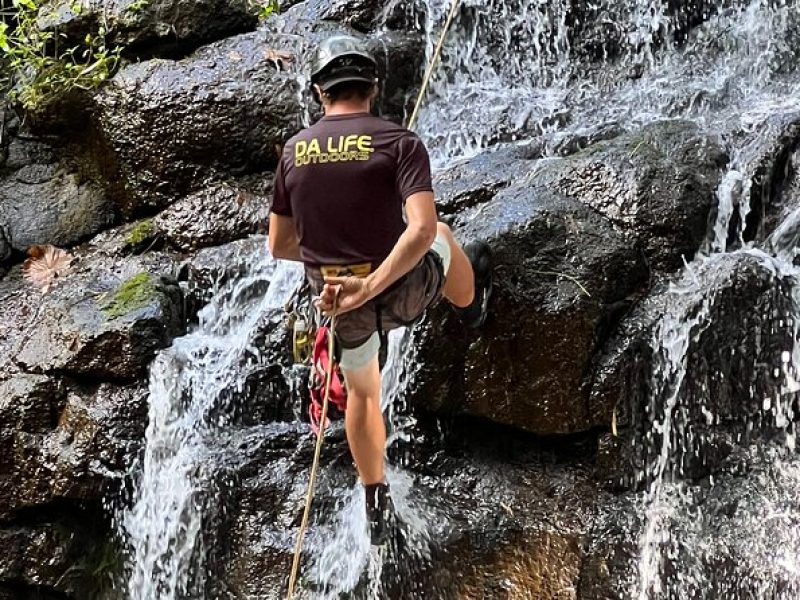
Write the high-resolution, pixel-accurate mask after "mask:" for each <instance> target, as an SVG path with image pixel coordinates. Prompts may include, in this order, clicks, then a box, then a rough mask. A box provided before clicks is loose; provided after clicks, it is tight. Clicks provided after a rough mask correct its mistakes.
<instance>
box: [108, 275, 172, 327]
mask: <svg viewBox="0 0 800 600" xmlns="http://www.w3.org/2000/svg"><path fill="white" fill-rule="evenodd" d="M157 295H158V286H157V285H156V282H155V281H154V280H153V277H152V276H151V275H150V274H149V273H146V272H142V273H138V274H136V275H134V276H133V277H131V278H130V279H127V280H125V281H124V282H122V284H120V286H119V287H118V288H117V289H115V290H114V291H113V292H112V293H111V296H110V297H109V298H108V299H107V300H106V301H105V302H104V304H103V306H102V308H101V310H102V311H103V314H104V315H105V316H106V317H108V319H116V318H118V317H123V316H125V315H127V314H129V313H131V312H133V311H135V310H138V309H140V308H144V307H145V306H147V305H148V304H149V303H150V302H152V301H153V299H154V298H155V297H156V296H157Z"/></svg>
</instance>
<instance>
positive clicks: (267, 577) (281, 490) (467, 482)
mask: <svg viewBox="0 0 800 600" xmlns="http://www.w3.org/2000/svg"><path fill="white" fill-rule="evenodd" d="M479 428H480V430H481V433H477V432H475V431H470V433H469V436H468V439H469V442H463V443H462V442H457V441H452V442H449V441H444V442H443V441H442V440H441V438H440V437H439V435H434V436H433V438H432V439H434V438H435V439H436V441H435V442H433V443H430V440H428V439H427V436H426V434H424V433H423V432H422V431H417V432H415V436H414V444H413V448H410V449H409V451H410V453H411V454H413V460H412V461H411V462H410V463H409V469H410V471H411V473H410V475H411V477H413V483H412V479H411V477H408V479H403V485H397V486H396V487H395V488H394V490H395V491H394V492H393V494H394V502H395V506H396V507H398V512H399V514H400V515H401V518H402V519H403V520H404V525H402V526H401V527H403V530H402V531H403V533H402V534H399V535H398V536H397V537H396V538H394V539H393V540H392V542H390V544H391V546H390V551H391V552H394V556H395V557H397V560H396V561H392V562H391V563H388V562H387V563H385V564H384V567H383V570H382V571H381V572H380V573H379V574H378V575H376V576H375V580H373V581H370V582H367V581H366V579H365V578H361V581H360V582H359V576H358V575H359V571H360V570H361V569H365V568H366V565H365V564H364V563H365V562H366V560H367V558H366V555H365V549H364V548H362V547H361V545H360V541H359V540H357V539H353V540H352V544H351V545H349V546H347V547H348V548H349V552H350V554H349V555H348V556H347V557H345V556H334V555H329V556H328V559H327V561H323V560H322V559H321V555H323V554H324V553H325V548H326V547H328V546H330V545H332V544H333V545H336V546H337V547H343V546H342V542H341V540H339V541H335V540H336V538H337V537H338V536H342V535H351V536H356V535H358V534H357V533H356V530H357V529H358V528H359V527H365V525H366V524H365V522H364V521H363V512H362V511H363V505H362V504H361V502H362V494H363V489H362V488H361V487H360V486H358V485H355V486H354V483H355V474H354V473H353V470H352V467H351V464H350V460H349V459H348V458H347V456H346V453H345V452H344V451H345V447H346V446H345V440H344V439H343V431H341V429H340V428H338V427H336V428H334V429H333V431H332V432H331V433H330V434H329V437H328V440H327V443H326V447H325V450H324V452H323V459H322V469H321V478H320V480H319V481H318V487H317V492H316V495H315V510H314V512H313V517H312V522H311V526H310V529H309V532H308V535H307V538H306V542H305V546H304V547H305V549H306V552H305V560H304V562H303V564H302V567H301V573H303V574H304V576H303V578H302V579H301V589H302V593H303V594H307V595H308V596H309V597H316V595H321V594H322V593H323V592H324V590H325V581H324V579H325V578H324V577H321V576H320V573H321V572H325V573H327V575H328V577H330V579H329V580H328V582H329V583H333V584H338V585H340V586H342V585H343V582H344V581H345V580H346V579H347V577H348V571H349V570H353V571H354V575H355V577H354V579H353V581H352V587H353V589H352V591H351V595H352V597H353V598H364V599H367V598H373V597H376V591H375V590H376V589H377V590H379V591H378V592H377V596H378V597H382V598H384V597H385V598H401V597H407V598H419V599H428V598H430V599H431V600H434V599H447V600H450V599H453V600H455V599H457V598H482V597H486V598H539V597H541V598H549V597H553V598H561V597H564V598H575V597H577V596H576V590H577V588H578V583H579V581H580V580H581V579H582V577H583V576H584V567H585V564H584V550H583V547H584V542H585V538H584V535H585V532H587V531H588V529H589V527H590V526H591V516H592V514H593V512H594V510H595V509H594V503H595V501H596V500H597V497H596V496H595V495H594V494H593V493H592V492H590V490H591V489H592V483H591V480H590V478H588V477H587V473H586V472H584V471H582V470H581V469H573V468H572V467H571V466H568V463H569V460H571V459H567V458H566V457H565V455H567V454H569V456H570V457H571V458H575V456H574V455H573V453H575V452H576V450H575V449H574V448H573V449H572V450H566V451H565V450H564V449H563V448H562V449H561V456H560V457H559V456H558V454H557V453H555V454H553V455H552V459H553V460H552V461H551V460H549V459H545V458H543V456H550V455H549V454H548V452H547V451H544V454H541V453H539V452H540V451H541V450H542V449H541V448H538V449H536V450H534V449H533V448H532V447H531V444H530V441H529V440H528V441H524V440H523V439H522V437H521V436H519V435H518V434H514V433H513V432H508V431H502V430H501V431H496V430H494V429H492V428H491V427H489V428H487V427H485V426H483V425H480V426H479ZM490 429H491V431H489V430H490ZM229 434H230V437H227V436H226V438H225V439H224V440H220V441H221V442H222V448H224V454H225V456H226V459H225V460H224V463H225V465H226V467H225V474H224V475H223V477H224V479H225V480H226V481H227V483H228V485H226V489H227V490H229V492H228V494H229V496H228V497H227V498H226V510H225V511H224V512H223V513H221V514H219V515H215V516H214V517H213V518H211V519H209V521H208V522H207V524H208V526H210V527H212V528H213V530H214V531H215V532H218V533H215V534H213V535H214V539H215V541H216V545H215V548H216V549H217V551H219V552H220V554H219V555H218V556H217V557H216V560H215V561H214V564H215V565H216V566H218V567H219V568H220V571H219V572H217V573H215V574H214V579H215V580H216V583H215V584H214V586H216V587H215V589H214V590H213V591H212V592H211V593H209V596H210V597H220V598H228V597H240V596H247V595H257V596H258V597H259V598H265V599H267V598H280V597H282V595H285V587H286V580H287V575H286V574H287V573H288V570H289V568H290V565H291V553H292V549H293V543H294V536H295V535H296V533H297V525H298V519H299V515H300V511H301V510H302V506H303V501H304V492H305V486H306V484H307V479H308V469H309V466H310V465H309V463H310V460H311V457H312V455H313V441H314V440H313V437H312V436H311V435H309V433H308V429H307V428H306V427H305V426H304V425H300V426H299V427H298V426H297V425H278V424H272V425H269V426H262V427H257V428H250V429H248V430H241V431H236V432H233V431H231V432H229ZM465 439H466V438H465ZM500 440H502V441H500ZM512 457H513V459H512ZM507 460H508V461H509V462H506V461H507ZM509 463H510V464H509ZM500 465H502V468H501V467H500ZM546 471H549V474H546V473H545V472H546ZM406 485H409V486H412V487H411V488H410V489H407V488H406V487H405V486H406ZM265 498H269V499H271V501H270V502H265V501H264V499H265ZM531 498H536V501H533V502H532V501H531ZM420 519H422V520H424V522H425V526H424V530H423V529H420V525H415V523H419V520H420ZM363 541H365V540H363ZM349 576H352V575H349ZM340 589H341V588H340ZM304 597H305V596H304Z"/></svg>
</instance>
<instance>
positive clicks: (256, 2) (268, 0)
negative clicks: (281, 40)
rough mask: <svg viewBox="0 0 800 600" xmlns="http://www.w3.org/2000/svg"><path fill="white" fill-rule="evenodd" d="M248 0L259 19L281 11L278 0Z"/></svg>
mask: <svg viewBox="0 0 800 600" xmlns="http://www.w3.org/2000/svg"><path fill="white" fill-rule="evenodd" d="M248 2H249V4H250V7H251V8H252V9H253V10H254V11H255V13H256V15H258V18H259V20H261V21H263V20H265V19H268V18H269V17H271V16H272V15H273V14H275V13H279V12H280V11H281V5H280V1H279V0H248Z"/></svg>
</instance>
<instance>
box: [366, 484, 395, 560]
mask: <svg viewBox="0 0 800 600" xmlns="http://www.w3.org/2000/svg"><path fill="white" fill-rule="evenodd" d="M364 491H365V492H366V498H367V524H368V525H369V536H370V539H371V541H372V545H373V546H383V545H384V544H385V543H386V542H387V540H388V539H389V533H390V531H391V529H392V525H393V523H394V505H393V504H392V498H391V496H389V486H388V485H387V484H385V483H375V484H372V485H366V486H364Z"/></svg>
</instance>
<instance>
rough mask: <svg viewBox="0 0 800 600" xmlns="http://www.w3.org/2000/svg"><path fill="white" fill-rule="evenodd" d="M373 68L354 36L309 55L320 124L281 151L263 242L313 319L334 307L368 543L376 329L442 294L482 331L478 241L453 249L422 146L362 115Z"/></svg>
mask: <svg viewBox="0 0 800 600" xmlns="http://www.w3.org/2000/svg"><path fill="white" fill-rule="evenodd" d="M377 72H378V71H377V63H376V61H375V59H374V58H373V57H372V55H371V54H370V53H369V51H368V50H367V48H366V46H365V44H363V43H362V42H361V41H360V40H358V39H357V38H354V37H350V36H344V35H339V36H334V37H331V38H329V39H327V40H325V41H324V42H322V43H321V44H320V46H319V47H318V48H317V50H316V53H315V56H314V58H313V61H312V65H311V83H312V86H313V92H314V94H315V97H316V98H317V99H318V100H319V101H320V102H321V104H322V108H323V111H324V116H323V117H322V118H321V119H320V120H319V121H318V122H317V123H316V124H314V125H313V126H311V127H309V128H307V129H305V130H303V131H301V132H300V133H299V134H297V135H296V136H294V137H293V138H292V139H290V140H289V141H288V142H287V143H286V146H285V147H284V150H283V155H282V157H281V159H280V163H279V165H278V169H277V172H276V175H275V185H274V197H273V203H272V209H271V215H270V225H269V245H270V250H271V252H272V254H273V256H274V257H275V258H281V259H287V260H296V261H302V262H303V264H304V265H305V272H306V277H307V279H308V281H309V282H310V284H311V286H312V288H313V290H314V291H315V292H316V293H317V294H319V296H320V297H319V300H318V308H319V309H320V310H321V311H322V312H323V314H326V315H330V314H331V313H332V312H333V311H334V307H335V311H336V319H337V322H336V338H337V342H338V344H339V348H340V351H339V352H340V355H339V360H338V362H339V366H340V368H341V372H342V374H343V376H344V380H345V387H346V390H347V410H346V412H345V430H346V433H347V441H348V444H349V446H350V451H351V454H352V456H353V460H354V461H355V464H356V468H357V470H358V475H359V478H360V480H361V483H362V484H363V486H364V489H365V491H366V510H367V520H368V523H369V526H370V534H371V539H372V543H373V544H375V545H380V544H383V543H384V542H385V540H386V537H387V533H388V529H389V528H388V522H389V519H390V518H391V515H392V512H393V509H392V503H391V499H390V497H389V487H388V484H387V482H386V479H385V472H384V446H385V444H386V428H385V425H384V420H383V415H382V413H381V408H380V395H381V373H380V366H379V360H378V355H379V350H380V344H381V341H380V340H381V337H382V336H381V333H382V332H385V331H388V330H390V329H394V328H397V327H402V326H406V325H410V324H412V323H414V322H415V321H417V320H418V319H419V318H420V317H421V316H422V315H423V314H424V312H425V311H426V309H428V308H429V307H431V306H432V305H433V304H435V303H436V302H437V301H439V300H440V298H442V297H444V298H445V299H446V300H448V301H449V302H450V303H451V304H452V305H453V306H454V307H455V308H456V311H457V313H458V314H459V316H460V317H461V319H462V321H463V322H464V324H465V325H466V326H468V327H478V326H480V325H481V324H482V323H483V322H484V320H485V318H486V307H487V302H488V299H489V295H490V293H491V286H492V264H491V255H490V253H489V249H488V247H487V246H486V245H485V244H483V243H473V244H470V245H468V246H466V247H465V248H463V249H462V247H461V246H460V245H459V243H458V242H457V241H456V239H455V238H454V236H453V233H452V232H451V230H450V228H449V227H448V226H447V225H445V224H444V223H440V222H438V219H437V213H436V205H435V203H434V195H433V186H432V182H431V167H430V160H429V158H428V152H427V150H426V149H425V146H424V144H423V143H422V141H421V140H420V139H419V138H418V137H417V136H416V135H415V134H414V133H412V132H410V131H409V130H407V129H405V128H404V127H401V126H398V125H396V124H394V123H391V122H389V121H386V120H384V119H381V118H378V117H375V116H373V115H372V114H371V108H372V105H373V102H374V100H375V98H376V96H377V93H378V77H377ZM404 214H405V218H404ZM323 426H324V425H323Z"/></svg>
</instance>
